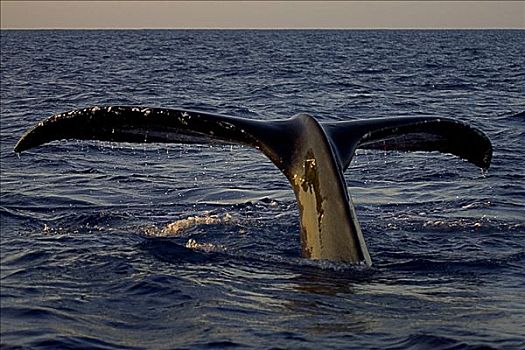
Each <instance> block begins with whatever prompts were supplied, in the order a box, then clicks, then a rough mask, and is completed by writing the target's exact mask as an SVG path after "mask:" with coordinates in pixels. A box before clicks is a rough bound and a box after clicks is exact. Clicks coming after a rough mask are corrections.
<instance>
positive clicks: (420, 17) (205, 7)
mask: <svg viewBox="0 0 525 350" xmlns="http://www.w3.org/2000/svg"><path fill="white" fill-rule="evenodd" d="M0 10H1V18H0V19H1V28H2V29H44V28H45V29H57V28H86V29H95V28H137V29H141V28H348V29H368V28H390V29H397V28H410V29H419V28H427V29H430V28H451V29H457V28H467V29H476V28H481V29H482V28H521V29H525V1H41V0H39V1H21V0H17V1H10V0H1V1H0Z"/></svg>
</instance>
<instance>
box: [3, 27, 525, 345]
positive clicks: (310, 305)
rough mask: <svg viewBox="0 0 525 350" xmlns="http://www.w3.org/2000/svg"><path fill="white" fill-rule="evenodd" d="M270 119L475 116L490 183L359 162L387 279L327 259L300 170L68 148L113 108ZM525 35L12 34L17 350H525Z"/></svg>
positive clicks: (12, 310) (9, 110)
mask: <svg viewBox="0 0 525 350" xmlns="http://www.w3.org/2000/svg"><path fill="white" fill-rule="evenodd" d="M101 104H103V105H140V106H151V107H167V108H168V107H173V108H175V107H182V108H188V109H196V110H203V111H210V112H218V113H224V114H228V115H235V116H241V117H247V118H254V119H277V118H288V117H290V116H292V115H294V114H296V113H300V112H306V113H310V114H312V115H314V116H315V117H316V118H318V119H319V120H323V121H331V120H348V119H358V118H365V119H366V118H372V117H387V116H415V115H430V116H443V117H452V118H457V119H459V120H462V121H466V122H468V123H470V124H472V125H474V126H476V127H478V128H480V129H481V130H483V131H484V132H485V133H486V134H487V135H488V136H489V137H490V139H491V140H492V143H493V148H494V154H493V163H492V166H491V168H490V169H489V171H488V172H486V173H482V172H481V171H480V169H478V168H476V167H475V166H473V165H472V164H469V163H466V162H464V161H462V160H459V159H457V158H455V157H453V156H451V155H444V154H438V153H434V152H433V153H424V152H415V153H400V152H386V153H385V152H374V151H361V150H359V151H358V152H357V154H356V157H355V158H354V161H353V163H352V165H351V167H350V168H349V169H348V170H347V171H346V173H345V178H346V181H347V185H348V188H349V191H350V193H351V194H352V196H353V199H354V202H355V205H356V210H357V213H358V216H359V218H360V222H361V225H362V228H363V232H364V235H365V238H366V240H367V243H368V247H369V250H370V254H371V256H372V260H373V266H372V267H371V268H364V267H354V266H351V265H346V264H341V263H330V262H326V261H310V260H306V259H303V258H301V256H300V250H299V228H298V210H297V205H296V203H295V198H294V195H293V193H292V190H291V189H290V186H289V184H288V183H287V180H286V179H285V177H284V176H283V175H282V174H281V173H280V172H279V171H278V170H277V169H276V168H275V167H274V166H273V164H272V163H271V162H270V161H269V160H267V159H266V158H265V157H264V156H263V155H262V154H260V153H259V152H258V151H256V150H253V149H250V148H246V147H241V146H210V145H166V144H148V145H138V144H126V143H109V142H77V141H59V142H53V143H51V144H48V145H45V146H42V147H39V148H36V149H32V150H30V151H27V152H24V153H22V154H21V155H17V154H15V153H14V152H13V147H14V145H15V143H16V141H17V140H18V138H19V137H20V136H21V134H22V133H23V132H24V131H25V130H26V129H27V128H28V127H30V126H32V125H33V124H34V123H36V122H38V121H39V120H41V119H43V118H45V117H47V116H49V115H52V114H55V113H59V112H63V111H67V110H71V109H77V108H83V107H87V106H92V105H101ZM524 111H525V31H504V30H501V31H244V30H242V31H216V30H213V31H193V30H187V31H183V30H165V31H153V30H146V31H143V30H136V31H2V32H1V119H0V121H1V127H0V135H1V159H0V160H1V197H0V198H1V204H0V219H1V254H0V258H1V269H0V282H1V299H0V302H1V315H0V316H1V317H0V326H1V332H0V337H1V340H0V345H1V347H2V349H40V348H49V349H68V348H86V349H87V348H89V349H194V348H202V349H209V348H255V349H270V348H287V349H299V348H300V349H319V348H331V349H363V348H367V349H372V348H375V349H378V348H381V349H383V348H391V349H478V348H480V349H481V348H495V349H523V348H525V152H524V146H525V141H524V140H525V114H524V113H523V112H524Z"/></svg>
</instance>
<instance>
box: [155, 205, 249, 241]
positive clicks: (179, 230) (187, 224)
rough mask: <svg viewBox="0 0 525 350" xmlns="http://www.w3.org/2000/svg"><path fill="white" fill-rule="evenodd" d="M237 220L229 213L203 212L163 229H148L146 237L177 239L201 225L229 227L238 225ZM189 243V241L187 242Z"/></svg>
mask: <svg viewBox="0 0 525 350" xmlns="http://www.w3.org/2000/svg"><path fill="white" fill-rule="evenodd" d="M238 221H239V220H238V219H236V218H234V217H233V216H232V215H231V214H229V213H224V214H223V215H218V214H210V213H209V212H208V211H206V212H204V213H203V214H202V215H196V216H189V217H187V218H184V219H180V220H177V221H174V222H172V223H169V224H167V225H166V226H165V227H163V228H161V229H158V228H149V229H147V230H146V232H145V233H146V235H148V236H156V237H177V236H180V235H181V234H183V233H184V232H187V231H188V230H190V229H192V228H195V227H198V226H203V225H224V224H227V225H231V224H235V223H238ZM188 242H189V241H188Z"/></svg>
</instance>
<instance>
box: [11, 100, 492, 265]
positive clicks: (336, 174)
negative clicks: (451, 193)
mask: <svg viewBox="0 0 525 350" xmlns="http://www.w3.org/2000/svg"><path fill="white" fill-rule="evenodd" d="M60 139H80V140H102V141H112V142H137V143H158V142H162V143H222V144H243V145H247V146H251V147H254V148H256V149H259V150H261V151H262V152H263V153H264V154H265V155H266V156H267V157H268V158H269V159H270V160H271V161H272V162H273V163H274V164H275V165H276V166H277V167H278V168H279V169H280V170H281V171H282V172H283V174H284V175H285V176H286V177H287V179H288V181H289V182H290V184H291V185H292V188H293V190H294V192H295V196H296V198H297V202H298V207H299V214H300V232H301V251H302V255H303V256H304V257H307V258H311V259H328V260H335V261H345V262H350V263H365V264H367V265H371V259H370V256H369V253H368V249H367V246H366V242H365V240H364V237H363V234H362V232H361V229H360V226H359V222H358V220H357V216H356V213H355V210H354V207H353V204H352V200H351V197H350V195H349V194H348V192H347V187H346V184H345V181H344V177H343V172H344V171H345V170H346V169H347V168H348V166H349V165H350V162H351V160H352V157H353V156H354V154H355V150H356V149H358V148H364V149H382V150H399V151H439V152H444V153H451V154H454V155H457V156H458V157H460V158H463V159H465V160H467V161H469V162H471V163H473V164H475V165H477V166H479V167H481V168H484V169H487V168H488V167H489V166H490V161H491V157H492V146H491V143H490V140H489V139H488V138H487V137H486V136H485V135H484V134H483V133H482V132H481V131H479V130H478V129H475V128H473V127H471V126H469V125H467V124H465V123H463V122H459V121H456V120H453V119H448V118H437V117H395V118H381V119H379V118H378V119H366V120H352V121H344V122H318V121H317V120H316V119H315V118H313V117H312V116H310V115H308V114H299V115H296V116H294V117H292V118H290V119H282V120H271V121H261V120H251V119H245V118H238V117H231V116H225V115H219V114H213V113H205V112H198V111H190V110H182V109H164V108H148V107H126V106H104V107H99V106H96V107H90V108H85V109H80V110H74V111H70V112H66V113H62V114H57V115H54V116H51V117H49V118H47V119H45V120H43V121H41V122H39V123H38V124H37V125H35V126H34V127H33V128H32V129H30V130H29V131H27V132H26V133H25V134H24V135H23V136H22V137H21V139H20V140H19V141H18V143H17V144H16V146H15V152H22V151H24V150H27V149H30V148H33V147H36V146H39V145H42V144H44V143H47V142H50V141H53V140H60Z"/></svg>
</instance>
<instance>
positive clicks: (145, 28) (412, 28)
mask: <svg viewBox="0 0 525 350" xmlns="http://www.w3.org/2000/svg"><path fill="white" fill-rule="evenodd" d="M0 30H231V31H234V30H525V27H351V28H350V27H267V28H266V27H255V28H250V27H140V28H137V27H56V28H53V27H35V28H30V27H21V28H16V27H15V28H13V27H10V28H0Z"/></svg>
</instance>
